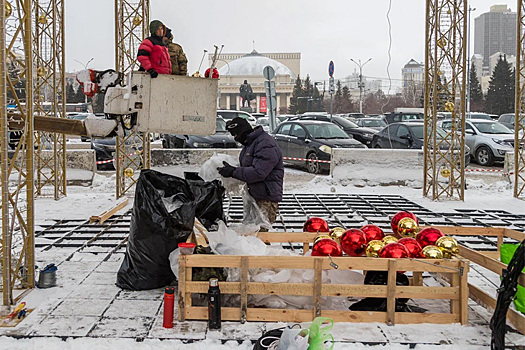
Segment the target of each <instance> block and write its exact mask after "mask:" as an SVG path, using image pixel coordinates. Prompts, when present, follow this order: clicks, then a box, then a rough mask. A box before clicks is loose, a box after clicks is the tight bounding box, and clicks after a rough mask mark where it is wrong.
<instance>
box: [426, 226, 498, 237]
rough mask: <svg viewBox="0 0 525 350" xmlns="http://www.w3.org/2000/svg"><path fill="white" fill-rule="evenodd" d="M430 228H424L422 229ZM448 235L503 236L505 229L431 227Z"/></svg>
mask: <svg viewBox="0 0 525 350" xmlns="http://www.w3.org/2000/svg"><path fill="white" fill-rule="evenodd" d="M425 227H430V226H423V227H421V229H423V228H425ZM431 227H434V228H437V229H439V230H440V231H441V232H443V233H444V234H446V235H455V236H503V233H504V230H505V229H504V228H500V227H470V226H431Z"/></svg>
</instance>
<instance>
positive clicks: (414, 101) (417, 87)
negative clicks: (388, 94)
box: [401, 59, 425, 106]
mask: <svg viewBox="0 0 525 350" xmlns="http://www.w3.org/2000/svg"><path fill="white" fill-rule="evenodd" d="M401 75H402V83H403V96H404V97H405V99H406V100H407V102H408V103H409V104H410V105H414V106H416V105H419V103H420V100H421V96H422V94H423V88H424V85H425V65H424V64H423V63H419V62H417V61H416V60H414V59H411V60H410V61H408V63H407V64H405V66H404V67H403V69H401Z"/></svg>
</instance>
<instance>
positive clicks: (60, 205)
mask: <svg viewBox="0 0 525 350" xmlns="http://www.w3.org/2000/svg"><path fill="white" fill-rule="evenodd" d="M155 170H158V171H163V172H166V173H170V174H173V175H178V176H182V175H183V173H184V171H198V167H180V166H178V167H160V168H156V169H155ZM365 170H366V169H364V170H363V171H365ZM368 172H369V174H371V175H370V178H371V179H374V178H376V179H378V178H379V177H385V174H384V173H385V169H368ZM378 172H381V173H382V174H381V175H378V176H376V175H374V174H376V173H378ZM386 172H388V171H386ZM408 173H409V172H407V178H409V177H412V176H413V174H412V172H410V175H408ZM397 176H399V174H398V175H397ZM115 181H116V180H115V175H114V174H113V173H99V174H96V175H95V177H94V179H93V183H92V185H91V186H89V187H81V186H69V187H68V188H67V193H68V196H67V197H65V198H62V199H60V200H58V201H54V200H53V199H51V198H38V199H37V200H36V201H35V207H36V217H35V219H36V220H35V222H36V224H37V225H39V224H41V225H43V224H45V223H49V222H50V220H60V219H84V220H87V219H89V217H90V216H91V215H97V214H100V213H102V212H104V211H105V210H107V209H109V208H111V207H113V206H114V205H115V204H116V203H118V202H120V200H117V199H116V198H115ZM374 181H375V180H374ZM374 181H363V179H362V176H361V177H355V178H352V174H346V175H345V174H341V173H339V174H336V176H335V177H331V176H313V175H311V174H307V173H305V172H303V171H301V170H298V169H295V168H287V169H286V175H285V192H287V193H295V194H306V193H316V194H326V193H339V194H342V193H345V194H346V193H348V194H381V195H386V194H396V195H401V196H404V197H405V198H407V199H408V200H411V201H413V202H415V203H417V204H420V205H422V206H423V207H426V208H428V209H431V210H433V211H436V212H447V211H452V210H453V209H456V208H469V209H484V210H487V209H494V210H496V209H498V210H506V211H508V212H511V213H514V214H524V213H525V204H524V203H523V201H520V200H517V199H514V198H513V196H512V187H511V186H510V185H509V183H508V182H506V181H504V180H503V179H502V178H501V177H496V176H487V177H485V178H484V177H480V176H477V177H475V178H474V177H467V185H468V188H467V190H466V191H465V201H464V202H461V201H452V202H451V201H439V202H438V201H432V200H430V199H428V198H425V197H423V194H422V189H421V184H422V181H421V180H417V179H416V180H414V181H412V182H411V186H379V185H377V186H373V184H374ZM376 183H380V182H376ZM132 196H133V194H132V193H131V194H130V197H132ZM132 202H133V200H132V198H131V200H130V203H129V204H128V206H127V208H129V207H131V205H132ZM45 253H46V254H49V255H48V256H45V255H44V256H41V259H43V260H45V258H46V259H47V258H50V257H52V256H53V254H56V253H53V252H52V251H48V252H45ZM64 253H66V254H67V250H64V251H63V252H62V254H64ZM38 254H44V253H40V252H37V258H38ZM77 254H78V253H77ZM116 256H117V255H115V257H116ZM118 256H119V257H121V256H122V254H118ZM98 259H99V258H98V257H97V255H94V254H89V253H83V254H81V255H75V256H74V257H73V258H72V259H71V261H69V262H67V264H66V263H65V264H64V265H63V266H62V269H61V271H63V273H64V277H65V278H66V281H64V282H63V286H62V287H61V288H58V287H57V288H51V289H48V290H35V291H33V292H31V293H30V294H29V295H28V296H27V297H26V300H28V301H29V302H33V303H34V305H35V307H37V310H36V311H35V312H34V313H33V314H31V315H30V316H29V317H28V319H27V320H24V321H23V322H22V323H21V324H20V325H19V326H18V327H16V328H15V329H14V330H9V331H6V330H5V329H3V330H2V329H1V328H0V336H1V335H18V336H20V335H22V336H24V334H30V335H31V336H30V337H29V338H23V339H16V338H11V337H5V336H4V337H0V349H60V350H68V349H75V350H83V349H89V350H91V349H97V350H99V349H100V350H105V349H115V348H124V347H125V348H126V349H130V350H134V349H168V348H169V349H188V350H191V349H204V348H206V347H207V348H209V349H219V350H220V349H233V348H235V349H252V348H253V345H252V344H251V342H250V341H248V340H247V339H256V338H257V337H258V336H259V334H260V326H259V325H260V323H255V326H253V325H254V323H249V324H245V325H240V324H238V323H235V324H233V325H231V327H232V329H233V331H234V333H232V334H237V336H236V337H233V338H226V339H235V340H232V341H227V342H226V343H224V344H223V341H224V337H222V338H221V339H222V341H221V340H219V339H218V338H220V337H217V336H216V335H215V336H214V333H213V332H209V331H208V332H206V327H205V323H204V322H200V323H191V324H194V325H195V324H196V325H198V329H200V327H202V325H204V329H203V330H200V331H197V330H194V332H197V333H198V336H196V337H193V338H190V339H194V342H193V343H189V344H186V343H185V341H183V340H175V339H164V338H171V337H170V336H169V334H170V333H169V331H167V330H164V329H163V328H162V327H161V325H160V324H159V322H161V317H162V316H161V314H160V316H159V314H158V313H157V314H155V313H153V314H152V315H150V316H152V317H150V316H148V317H149V319H150V320H153V316H154V317H155V321H151V322H153V323H152V326H151V327H152V328H151V332H150V333H149V337H147V338H145V339H143V338H140V339H138V340H137V339H130V338H128V337H130V336H131V337H133V334H135V332H136V330H133V327H131V329H129V327H128V328H126V325H125V324H118V323H117V324H114V323H113V324H112V323H111V322H123V323H126V322H133V320H135V319H136V318H137V317H139V315H145V314H146V313H148V312H149V311H148V307H154V308H157V309H158V308H159V307H160V303H161V301H160V300H159V299H158V298H159V296H161V295H162V293H161V291H157V293H156V294H155V296H154V297H152V298H149V297H145V298H144V297H140V298H139V299H148V298H149V301H137V300H134V302H135V304H132V305H131V304H126V302H124V301H122V300H121V299H123V300H128V299H129V300H132V299H133V298H129V296H127V294H126V293H124V294H122V295H121V294H119V293H122V292H119V291H117V290H116V287H115V286H114V285H113V281H114V278H115V273H116V270H117V269H118V266H119V265H120V260H115V259H114V260H110V261H108V262H101V261H98ZM106 277H107V278H106ZM114 289H115V290H114ZM110 290H111V293H113V294H114V295H116V298H115V299H114V300H113V301H111V305H109V306H108V305H107V304H108V302H109V301H106V300H104V299H100V298H99V299H97V295H99V296H100V295H101V293H102V294H105V293H108V292H109V291H110ZM79 291H80V292H79ZM72 292H73V294H70V293H72ZM76 293H87V294H86V295H87V297H86V298H89V300H96V302H93V305H91V304H90V305H79V304H75V303H74V302H72V301H71V300H70V301H68V298H71V295H76V296H73V297H72V298H81V296H79V295H78V294H76ZM111 293H110V294H111ZM115 293H116V294H115ZM146 294H147V293H146ZM68 295H70V296H69V297H68ZM143 295H144V294H143ZM148 295H149V294H148ZM82 300H83V299H82ZM73 301H74V300H73ZM84 301H85V300H84ZM148 302H149V303H150V304H151V305H150V304H148ZM68 303H70V304H71V305H68ZM141 303H142V304H141ZM119 304H120V306H119ZM139 304H140V305H139ZM153 304H155V305H153ZM148 305H149V306H148ZM110 308H112V309H110ZM470 310H471V313H472V317H471V323H470V324H469V326H468V327H460V326H457V325H456V326H454V325H396V326H394V327H391V326H387V325H384V324H338V325H336V330H334V336H335V337H336V339H337V340H339V341H347V342H349V343H337V345H336V347H335V349H342V350H346V349H365V348H369V347H372V345H373V344H374V343H375V345H374V346H373V348H374V349H377V348H379V349H382V348H384V349H394V350H395V349H408V348H411V347H410V346H409V345H407V344H409V343H413V342H418V343H419V344H418V345H416V347H415V349H434V348H437V347H438V346H439V349H482V348H486V346H487V341H488V338H489V337H490V335H489V332H490V330H488V326H487V324H488V319H489V318H490V313H489V312H487V311H486V310H485V309H483V308H481V307H479V306H477V304H475V303H473V302H472V301H471V303H470ZM108 311H112V313H113V312H116V313H117V314H116V317H121V316H118V315H119V314H118V313H119V312H124V314H126V316H128V318H122V319H119V318H115V319H108V321H107V322H106V323H105V324H104V322H99V324H98V325H97V326H96V327H106V328H105V329H100V330H99V333H100V335H99V336H100V338H97V337H86V336H85V334H87V332H88V330H89V329H88V328H89V327H93V325H94V324H95V323H96V321H97V320H99V321H100V320H103V319H104V318H103V317H102V316H100V318H99V316H96V317H94V316H93V315H92V313H94V314H96V315H104V313H106V312H108ZM68 312H70V313H72V314H75V312H76V313H77V314H80V315H83V316H79V317H76V316H75V317H70V319H71V322H72V324H73V328H72V330H71V326H72V325H71V324H69V325H68V324H53V322H52V321H53V318H54V317H55V318H56V319H57V320H58V319H59V317H63V315H68ZM45 317H47V321H48V322H47V323H45V322H42V320H44V318H45ZM130 317H131V318H130ZM133 317H135V318H133ZM159 317H160V320H159ZM66 318H67V317H66ZM115 320H120V321H115ZM44 321H45V320H44ZM110 321H111V322H110ZM40 322H42V323H40ZM62 322H63V321H62ZM108 322H109V323H108ZM24 324H25V325H24ZM188 324H190V323H188ZM263 325H264V324H263ZM46 327H47V328H46ZM56 327H58V328H61V329H63V330H67V329H68V327H69V328H70V333H67V332H66V333H67V334H70V336H74V335H75V334H74V332H79V333H78V334H77V337H73V338H67V337H62V338H57V337H52V336H53V335H54V334H58V333H57V328H56ZM250 327H251V328H250ZM265 327H266V329H272V325H271V324H267V325H266V326H265ZM274 328H276V327H274ZM17 329H19V330H20V332H18V334H17ZM24 330H25V331H24ZM95 331H96V329H95ZM71 332H73V333H71ZM199 332H201V333H199ZM239 332H240V333H239ZM145 334H147V333H145ZM239 334H241V336H239ZM39 335H40V336H39ZM152 335H154V336H153V337H152ZM166 335H168V336H166ZM487 337H488V338H487ZM509 337H510V338H509ZM509 337H508V339H512V340H519V337H520V335H516V334H510V335H509ZM66 338H67V339H66ZM158 338H163V339H162V340H159V339H158ZM425 339H426V340H425ZM382 342H387V343H386V345H381V344H378V343H382ZM521 342H523V341H521ZM425 343H427V344H425ZM438 344H441V345H438ZM412 346H413V345H412ZM412 348H413V347H412Z"/></svg>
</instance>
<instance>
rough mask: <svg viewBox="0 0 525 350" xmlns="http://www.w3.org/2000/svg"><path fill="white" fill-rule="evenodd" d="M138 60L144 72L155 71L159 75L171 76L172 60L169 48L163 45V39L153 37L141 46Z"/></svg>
mask: <svg viewBox="0 0 525 350" xmlns="http://www.w3.org/2000/svg"><path fill="white" fill-rule="evenodd" d="M137 59H138V60H139V62H140V65H141V66H142V68H144V70H146V71H148V70H150V69H151V68H153V69H155V70H156V71H157V73H159V74H171V60H170V53H169V51H168V47H167V46H166V45H164V44H163V43H162V38H160V37H158V36H156V35H153V36H150V37H149V38H146V39H144V41H143V42H142V43H141V44H140V46H139V51H138V53H137Z"/></svg>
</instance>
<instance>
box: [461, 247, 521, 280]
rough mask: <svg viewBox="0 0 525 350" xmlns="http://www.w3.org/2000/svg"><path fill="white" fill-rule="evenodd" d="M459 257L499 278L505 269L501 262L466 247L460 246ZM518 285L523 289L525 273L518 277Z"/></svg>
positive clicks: (505, 266)
mask: <svg viewBox="0 0 525 350" xmlns="http://www.w3.org/2000/svg"><path fill="white" fill-rule="evenodd" d="M459 255H461V256H462V257H464V258H466V259H469V260H470V261H472V262H473V263H476V264H478V265H481V266H483V267H484V268H486V269H489V270H490V271H492V272H495V273H497V274H498V275H500V276H501V273H502V270H503V269H506V268H507V265H506V264H504V263H502V262H501V261H497V260H494V259H491V258H489V257H488V256H486V255H484V254H483V253H480V252H477V251H475V250H472V249H470V248H467V247H463V246H460V247H459ZM518 283H519V284H520V285H521V286H522V287H525V273H523V272H522V273H521V274H520V276H519V277H518Z"/></svg>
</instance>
